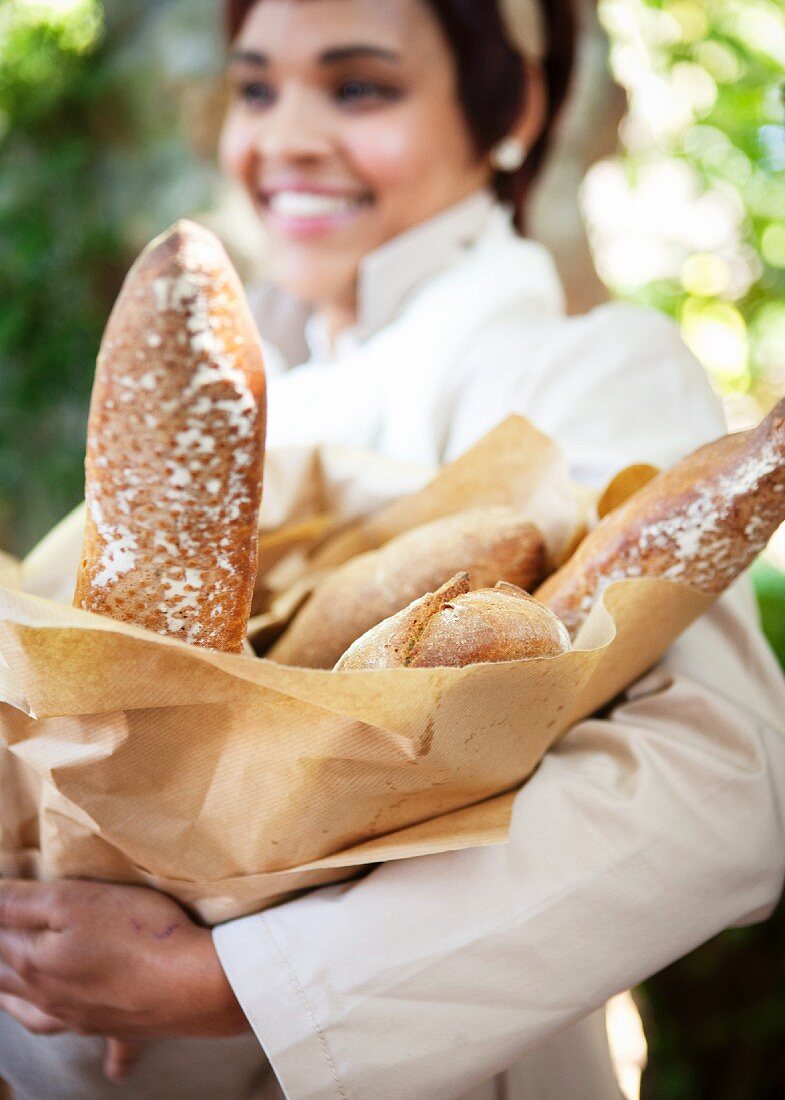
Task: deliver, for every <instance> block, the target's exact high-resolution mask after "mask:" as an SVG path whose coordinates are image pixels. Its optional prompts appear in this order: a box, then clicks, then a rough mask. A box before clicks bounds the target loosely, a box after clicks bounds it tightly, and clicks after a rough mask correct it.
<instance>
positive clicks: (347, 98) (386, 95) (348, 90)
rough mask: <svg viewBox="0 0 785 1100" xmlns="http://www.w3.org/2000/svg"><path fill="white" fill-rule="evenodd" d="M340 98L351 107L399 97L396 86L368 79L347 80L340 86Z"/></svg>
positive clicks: (383, 101) (338, 94) (388, 100)
mask: <svg viewBox="0 0 785 1100" xmlns="http://www.w3.org/2000/svg"><path fill="white" fill-rule="evenodd" d="M337 96H338V99H339V101H340V102H341V103H343V104H345V105H346V106H349V107H354V106H364V105H366V104H373V103H389V102H391V101H392V100H394V99H397V98H398V92H397V90H396V89H395V88H390V87H385V86H384V85H382V84H373V83H372V82H371V81H368V80H346V81H344V83H343V84H341V85H340V86H339V88H338V92H337Z"/></svg>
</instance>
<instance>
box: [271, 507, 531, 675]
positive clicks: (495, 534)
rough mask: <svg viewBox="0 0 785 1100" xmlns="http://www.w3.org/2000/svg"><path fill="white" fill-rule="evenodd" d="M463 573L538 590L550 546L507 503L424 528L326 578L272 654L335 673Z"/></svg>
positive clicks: (475, 580)
mask: <svg viewBox="0 0 785 1100" xmlns="http://www.w3.org/2000/svg"><path fill="white" fill-rule="evenodd" d="M459 570H462V571H466V572H468V573H469V576H470V578H471V585H472V587H473V588H484V587H486V586H487V585H492V584H494V583H495V582H496V581H499V580H503V581H509V582H510V583H512V584H516V585H519V586H520V587H521V588H533V587H534V586H535V585H537V584H539V582H540V581H541V580H542V579H543V577H544V576H545V571H546V550H545V542H544V541H543V538H542V535H541V534H540V532H539V531H538V530H537V528H536V527H535V526H534V525H533V524H531V523H529V522H527V521H526V520H523V519H521V517H520V515H519V514H518V513H517V512H516V511H515V509H514V508H507V507H503V506H501V505H499V506H494V507H488V508H471V509H469V510H467V511H466V512H460V513H458V514H457V515H454V516H446V517H443V518H440V519H436V520H433V521H432V522H430V523H424V524H422V525H421V526H419V527H415V528H414V529H413V530H411V531H406V532H405V533H404V534H402V535H399V536H398V537H397V538H394V539H392V540H391V541H390V542H388V543H387V544H386V545H385V546H383V547H381V548H380V549H379V550H370V551H368V552H367V553H365V554H359V555H358V556H357V557H356V558H353V559H352V560H351V561H348V562H347V563H346V564H345V565H343V566H340V567H339V568H338V569H336V570H335V571H334V572H332V573H331V574H330V575H329V576H328V577H326V578H325V580H324V581H322V582H321V584H319V585H318V586H317V588H316V589H315V591H314V592H313V594H312V595H311V597H310V598H309V600H308V602H307V603H306V604H305V606H304V607H303V609H302V610H301V611H300V612H299V614H298V615H297V616H296V617H295V619H294V621H293V622H292V624H291V626H290V627H289V629H288V630H287V631H286V633H285V634H284V635H283V636H282V637H281V638H280V639H279V640H278V642H276V644H275V645H274V646H273V647H272V648H271V649H270V651H269V652H268V653H267V654H266V656H267V657H269V658H270V659H271V660H273V661H277V662H278V663H279V664H284V665H298V666H299V667H301V668H332V667H333V665H334V664H335V662H336V661H337V660H338V658H339V657H340V656H341V654H342V653H344V652H345V651H346V649H347V648H348V647H349V646H350V645H351V644H352V642H354V641H356V639H357V638H359V637H360V636H361V635H362V634H364V633H365V631H366V630H369V629H370V628H371V627H372V626H375V625H376V623H379V622H381V621H382V620H383V619H386V618H388V617H389V616H390V615H394V614H395V612H396V611H400V610H401V609H402V608H404V607H406V606H407V605H408V604H409V603H411V601H412V600H415V599H417V598H418V597H419V596H422V595H423V593H425V592H432V591H434V589H436V588H438V586H439V585H440V584H444V582H445V581H446V580H447V579H448V578H449V577H452V576H454V575H455V574H456V573H457V572H458V571H459Z"/></svg>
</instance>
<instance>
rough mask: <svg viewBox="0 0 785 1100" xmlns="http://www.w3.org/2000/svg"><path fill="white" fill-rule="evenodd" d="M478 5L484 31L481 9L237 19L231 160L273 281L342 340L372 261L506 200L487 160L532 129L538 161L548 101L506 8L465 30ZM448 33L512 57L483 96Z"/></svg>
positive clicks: (369, 7) (359, 5) (342, 0)
mask: <svg viewBox="0 0 785 1100" xmlns="http://www.w3.org/2000/svg"><path fill="white" fill-rule="evenodd" d="M462 6H463V7H464V8H467V10H469V11H471V13H472V15H473V17H474V22H475V23H476V22H477V19H476V16H477V9H476V6H474V5H472V6H467V5H455V4H441V5H439V4H435V5H433V6H431V5H425V4H423V3H421V2H418V0H396V2H395V3H390V4H374V3H368V2H367V0H320V2H319V3H305V2H301V3H289V2H285V0H265V2H264V3H258V4H256V5H249V4H245V5H239V4H235V5H234V10H233V12H232V24H233V26H232V29H233V30H236V32H237V33H236V35H235V37H234V40H233V44H232V49H231V54H230V66H229V78H230V86H231V89H232V102H231V107H230V109H229V113H228V116H227V119H226V123H225V127H224V131H223V137H222V140H221V161H222V164H223V166H224V168H225V169H226V171H227V172H229V173H231V174H232V175H234V176H235V177H236V178H238V179H239V180H240V182H241V183H242V185H243V186H244V187H245V189H246V190H247V192H248V193H249V195H250V197H251V199H252V201H253V202H254V205H255V207H256V210H257V211H258V213H259V215H260V217H261V219H262V221H263V223H264V224H265V226H266V228H267V230H268V232H269V234H270V239H271V245H272V248H271V254H272V260H273V265H274V266H273V270H272V277H273V279H274V280H275V281H276V282H277V283H278V284H279V285H280V286H281V287H282V288H283V289H285V290H286V291H288V292H289V293H291V294H293V295H294V296H295V297H296V298H299V299H300V300H304V301H306V302H309V303H310V304H313V305H317V304H318V306H319V309H320V312H321V314H322V317H323V319H324V320H325V322H326V324H327V327H328V329H329V331H331V332H332V333H336V332H337V331H339V330H340V328H341V327H344V326H345V325H346V324H348V323H351V321H352V320H353V319H354V317H355V312H356V304H357V303H356V285H355V283H356V273H357V269H358V267H359V263H360V260H361V259H362V257H363V256H365V255H366V254H368V253H369V252H372V251H374V250H375V249H376V248H378V247H379V246H381V245H382V244H384V243H385V242H387V241H389V240H391V239H392V238H394V237H396V236H398V235H399V234H401V233H404V232H405V231H406V230H408V229H411V228H412V227H414V226H416V225H419V224H421V223H422V222H425V221H427V220H428V219H429V218H431V217H433V216H434V215H435V214H437V213H439V212H441V211H442V210H445V209H447V208H448V207H450V206H452V205H454V204H455V203H457V202H459V201H460V200H462V199H464V198H466V197H467V196H468V195H470V194H472V193H473V192H475V191H477V190H478V189H479V188H482V187H484V186H488V185H490V183H491V179H492V176H493V170H492V166H491V164H490V163H489V160H488V157H487V156H486V155H484V154H486V153H487V151H488V148H490V146H491V145H492V144H493V143H494V141H496V140H498V139H500V138H503V137H504V136H506V134H507V132H508V130H510V129H512V128H513V127H514V126H516V124H518V132H519V137H520V140H521V141H523V142H525V143H526V145H527V146H533V145H534V144H535V142H536V139H537V137H538V135H539V132H540V130H541V128H542V125H543V122H544V114H545V111H544V106H543V96H542V94H532V95H529V96H526V97H525V96H524V85H523V81H522V70H521V65H520V58H519V56H518V55H517V54H516V53H515V51H514V50H513V49H512V47H511V46H509V45H506V43H505V41H504V39H503V37H502V36H501V34H500V24H499V14H498V12H497V11H494V9H493V7H490V8H489V9H487V11H486V12H485V14H484V18H483V20H482V21H481V23H480V24H479V25H478V26H477V27H476V28H472V27H471V26H470V22H471V21H470V20H467V19H466V17H465V16H464V19H463V24H464V25H463V26H461V25H460V22H461V21H460V19H459V18H458V14H460V8H461V7H462ZM242 8H245V9H250V10H249V12H248V15H247V18H245V19H243V18H241V12H242ZM429 9H430V10H429ZM453 9H454V10H453ZM434 12H435V13H436V14H437V16H438V15H439V14H440V12H441V18H436V19H435V18H434ZM488 24H491V26H490V28H489V26H488ZM459 28H460V29H459ZM448 29H449V30H451V31H452V32H453V34H454V35H455V36H456V37H457V36H458V35H466V34H467V32H469V31H470V30H472V29H477V30H479V31H480V33H482V34H483V35H484V36H485V37H486V38H490V40H491V42H492V43H493V44H494V45H495V46H496V50H495V53H496V56H495V57H491V58H489V60H491V61H493V62H494V63H495V71H493V70H492V71H491V73H490V74H489V73H486V74H484V75H483V76H482V77H481V78H480V80H481V83H480V87H479V88H478V89H477V90H474V88H473V87H472V85H470V84H469V82H468V81H467V80H463V81H462V80H461V72H460V68H459V65H458V62H457V59H456V52H455V50H454V46H455V45H456V43H454V42H451V41H450V39H449V38H448V36H447V34H448ZM494 31H495V37H494ZM500 43H501V45H500ZM457 56H458V57H459V56H460V55H457ZM505 74H506V75H508V76H509V80H508V81H507V82H506V83H507V88H506V94H505V95H503V96H500V95H499V93H498V91H497V92H496V96H495V98H496V100H497V102H496V103H495V104H494V106H496V107H497V108H498V112H497V116H498V117H495V118H494V119H493V123H492V128H491V133H490V135H488V134H486V133H483V134H482V138H481V139H480V138H479V137H478V136H476V135H475V134H473V133H472V129H471V126H470V123H469V118H468V117H467V115H470V114H471V108H472V106H473V105H475V104H476V105H477V106H476V108H475V113H476V114H477V116H478V118H477V120H476V122H477V128H481V127H482V125H483V124H484V122H485V121H486V120H485V118H484V117H483V115H487V114H488V113H489V104H487V103H486V102H484V100H487V98H488V97H487V95H486V96H483V86H484V85H486V84H487V83H489V82H490V84H491V85H492V87H493V88H494V89H498V88H499V85H500V83H501V84H502V85H503V84H504V76H505ZM532 82H533V83H534V78H533V81H532ZM537 92H538V93H541V86H540V82H539V80H537ZM524 98H526V99H527V101H528V102H527V109H526V111H525V118H523V119H521V120H520V121H519V117H518V116H519V114H520V111H521V108H522V107H523V102H524ZM467 106H468V108H469V109H468V110H467ZM489 138H490V140H489ZM435 149H438V150H439V155H438V156H434V150H435Z"/></svg>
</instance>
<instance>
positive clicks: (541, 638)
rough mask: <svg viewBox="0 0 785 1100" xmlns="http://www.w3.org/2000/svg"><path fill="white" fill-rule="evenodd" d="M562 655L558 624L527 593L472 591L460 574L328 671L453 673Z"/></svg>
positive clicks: (500, 588) (565, 642) (564, 638)
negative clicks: (490, 663) (435, 670)
mask: <svg viewBox="0 0 785 1100" xmlns="http://www.w3.org/2000/svg"><path fill="white" fill-rule="evenodd" d="M569 649H570V639H569V636H568V634H567V630H566V628H565V627H564V625H563V624H562V623H561V622H559V620H558V618H557V617H556V616H555V615H554V614H553V613H552V612H551V611H549V610H548V608H547V607H543V606H542V604H540V603H538V602H537V600H535V599H534V598H533V597H532V596H530V595H528V593H526V592H524V591H523V590H522V589H520V588H518V587H517V586H516V585H514V584H507V583H505V582H504V581H500V582H499V583H498V584H496V585H494V587H493V588H481V589H476V590H471V587H470V583H469V575H468V573H459V574H457V575H456V576H454V577H452V578H451V579H450V580H449V581H447V582H446V584H443V585H442V587H441V588H439V589H438V590H437V591H436V592H429V593H428V594H427V595H425V596H422V597H421V598H420V599H419V600H415V601H413V602H412V603H411V604H410V605H409V606H408V607H406V608H404V609H403V611H399V612H398V613H397V614H396V615H392V616H391V617H390V618H389V619H386V620H385V621H384V622H383V623H379V624H378V626H375V627H373V629H372V630H369V631H368V632H367V633H366V634H364V635H363V636H362V638H358V639H357V641H356V642H355V643H354V644H353V645H352V646H350V647H349V649H348V650H347V651H346V653H345V654H344V655H343V657H341V659H340V661H338V663H337V664H336V666H335V668H336V671H339V672H345V671H349V670H352V669H354V670H357V669H370V668H436V667H450V666H452V667H460V666H464V665H471V664H479V663H483V662H487V661H520V660H531V659H533V658H537V657H557V656H559V655H560V654H562V653H567V652H568V651H569Z"/></svg>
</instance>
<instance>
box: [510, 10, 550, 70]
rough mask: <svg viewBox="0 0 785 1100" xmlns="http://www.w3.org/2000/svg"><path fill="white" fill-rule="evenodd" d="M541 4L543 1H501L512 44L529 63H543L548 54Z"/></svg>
mask: <svg viewBox="0 0 785 1100" xmlns="http://www.w3.org/2000/svg"><path fill="white" fill-rule="evenodd" d="M540 3H541V0H499V11H500V12H501V17H502V23H503V24H504V28H505V30H506V31H507V37H508V38H509V40H510V44H511V45H512V46H514V47H515V49H516V50H517V51H518V53H520V54H522V55H523V56H524V57H525V58H526V59H527V60H529V61H542V60H543V58H544V57H545V55H546V53H547V52H548V41H547V34H546V32H545V20H544V19H543V15H542V8H541V7H540Z"/></svg>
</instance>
